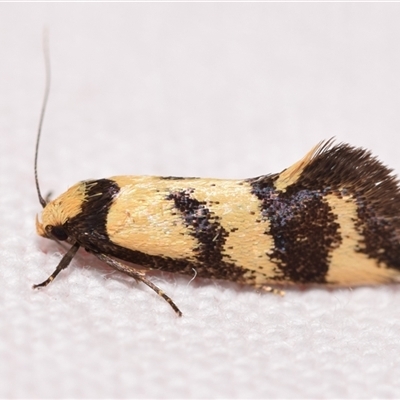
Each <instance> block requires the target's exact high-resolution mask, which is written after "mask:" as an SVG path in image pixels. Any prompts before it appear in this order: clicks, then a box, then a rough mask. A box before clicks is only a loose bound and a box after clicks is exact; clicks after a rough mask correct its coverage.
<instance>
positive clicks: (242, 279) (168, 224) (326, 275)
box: [34, 52, 400, 315]
mask: <svg viewBox="0 0 400 400" xmlns="http://www.w3.org/2000/svg"><path fill="white" fill-rule="evenodd" d="M46 66H47V84H46V91H45V97H44V102H43V107H42V112H41V118H40V122H39V129H38V135H37V143H36V153H35V181H36V188H37V192H38V197H39V201H40V203H41V205H42V206H43V211H42V214H41V217H40V218H38V217H37V219H36V229H37V232H38V234H39V235H40V236H43V237H45V238H48V239H53V240H57V241H60V242H67V243H68V244H69V245H71V247H70V249H69V250H68V252H67V253H66V254H65V255H64V256H63V258H62V259H61V261H60V263H59V264H58V266H57V267H56V269H55V271H54V272H53V273H52V274H51V275H50V277H49V278H48V279H47V280H45V281H44V282H42V283H40V284H38V285H35V286H34V287H42V286H46V285H47V284H49V283H50V282H51V281H52V280H53V279H54V278H55V277H56V276H57V275H58V274H59V272H60V271H62V270H63V269H64V268H66V267H67V266H68V265H69V264H70V262H71V260H72V258H73V257H74V256H75V254H76V252H77V251H78V249H79V248H80V247H83V248H84V249H85V250H86V251H88V252H89V253H92V254H93V255H95V256H96V257H98V258H99V259H100V260H102V261H104V262H106V263H107V264H108V265H110V266H111V267H113V268H115V269H116V270H118V271H121V272H124V273H125V274H128V275H129V276H131V277H133V278H134V279H136V280H137V281H141V282H143V283H145V284H146V285H147V286H149V287H150V288H151V289H153V290H154V291H155V292H156V293H158V294H159V295H160V296H162V297H163V298H164V299H165V300H166V301H167V302H168V303H169V304H170V306H171V307H172V308H173V309H174V310H175V312H176V313H177V314H178V315H181V312H180V310H179V309H178V307H177V306H176V305H175V304H174V302H173V301H172V300H171V299H170V298H169V297H168V296H167V295H166V294H165V293H164V292H163V291H162V290H161V289H159V288H158V287H157V286H155V285H154V284H153V283H152V282H151V281H150V280H148V279H147V277H146V272H145V271H146V269H147V270H154V269H158V270H162V271H168V272H177V273H181V274H187V275H191V276H192V275H193V271H195V272H196V274H197V276H198V277H203V278H210V279H224V280H229V281H234V282H237V283H242V284H248V285H252V286H254V287H260V288H264V289H266V290H269V291H276V292H279V290H277V289H273V288H271V287H270V285H272V286H274V285H277V286H280V285H284V286H288V285H291V284H293V285H299V284H300V285H303V284H320V285H330V286H354V285H371V284H380V283H389V282H393V281H395V280H396V278H397V277H398V275H399V273H400V240H399V235H400V218H399V217H400V190H399V181H398V180H397V178H396V177H395V176H394V175H393V172H392V170H391V169H389V168H387V167H386V166H385V165H383V164H382V163H381V162H380V161H378V160H377V159H376V158H375V157H374V156H372V155H371V153H370V152H369V151H367V150H365V149H362V148H355V147H352V146H350V145H348V144H343V143H340V144H336V143H334V142H333V141H332V140H328V141H322V142H320V143H319V144H317V145H316V146H315V147H314V148H312V149H311V150H310V151H309V152H308V153H307V154H306V155H305V156H304V157H303V158H302V159H301V160H300V161H298V162H296V163H295V164H293V165H292V166H291V167H289V168H287V169H285V170H283V171H282V172H280V173H274V174H268V175H263V176H259V177H256V178H251V179H245V180H222V179H203V178H183V177H156V176H114V177H111V178H107V179H97V180H86V181H82V182H79V183H77V184H76V185H74V186H72V187H71V188H70V189H68V190H67V191H66V192H65V193H63V194H61V195H60V196H59V197H57V198H56V199H55V200H52V201H47V200H45V199H44V198H43V197H42V195H41V192H40V189H39V182H38V175H37V158H38V147H39V141H40V134H41V130H42V124H43V118H44V113H45V109H46V104H47V99H48V93H49V83H50V74H49V57H48V52H46ZM126 262H129V263H133V264H136V265H138V266H140V267H141V268H137V267H135V266H133V265H132V264H127V263H126ZM275 287H276V286H275Z"/></svg>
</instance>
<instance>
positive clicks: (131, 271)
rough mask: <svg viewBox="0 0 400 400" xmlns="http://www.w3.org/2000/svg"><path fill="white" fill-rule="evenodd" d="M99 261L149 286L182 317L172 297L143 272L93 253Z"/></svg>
mask: <svg viewBox="0 0 400 400" xmlns="http://www.w3.org/2000/svg"><path fill="white" fill-rule="evenodd" d="M93 254H94V255H95V256H96V257H97V258H98V259H100V260H101V261H104V262H106V263H107V264H108V265H109V266H110V267H113V268H115V269H116V270H118V271H120V272H123V273H125V274H127V275H129V276H130V277H132V278H134V279H135V280H137V281H140V282H143V283H144V284H145V285H147V286H148V287H149V288H150V289H153V290H154V291H155V292H156V293H157V294H158V295H159V296H161V297H162V298H163V299H164V300H165V301H166V302H167V303H168V304H169V305H170V306H171V307H172V309H173V310H174V311H175V312H176V313H177V314H178V316H179V317H181V316H182V312H181V310H179V308H178V307H177V306H176V305H175V303H174V302H173V301H172V299H171V298H170V297H168V296H167V295H166V294H165V293H164V292H163V291H162V290H161V289H160V288H159V287H157V286H156V285H155V284H154V283H153V282H151V281H149V280H148V279H146V276H145V274H144V273H143V272H140V271H138V270H136V269H135V268H133V267H131V266H129V265H126V264H123V263H121V262H119V261H116V260H114V259H113V258H111V257H109V256H107V255H105V254H102V253H93Z"/></svg>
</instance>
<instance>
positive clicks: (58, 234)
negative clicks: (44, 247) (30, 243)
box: [46, 225, 68, 241]
mask: <svg viewBox="0 0 400 400" xmlns="http://www.w3.org/2000/svg"><path fill="white" fill-rule="evenodd" d="M46 231H47V232H48V233H49V234H50V236H52V237H54V238H56V239H57V240H61V241H63V240H67V239H68V233H67V232H66V231H65V229H64V228H62V227H61V226H53V225H47V226H46Z"/></svg>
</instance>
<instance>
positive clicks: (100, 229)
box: [66, 179, 120, 252]
mask: <svg viewBox="0 0 400 400" xmlns="http://www.w3.org/2000/svg"><path fill="white" fill-rule="evenodd" d="M119 191H120V188H119V186H118V185H117V183H116V182H114V181H113V180H110V179H99V180H94V181H88V182H86V197H85V201H84V202H83V203H82V211H81V213H80V214H78V215H77V216H75V217H74V218H72V219H70V220H69V221H67V223H66V225H67V230H68V232H69V233H70V235H71V236H73V237H74V238H75V239H76V240H77V241H78V242H79V244H80V245H81V246H83V247H84V248H85V249H86V250H89V251H93V252H101V251H103V252H106V251H104V249H102V248H101V247H102V244H103V243H107V242H109V237H108V233H107V228H106V223H107V215H108V211H109V209H110V207H111V204H112V202H113V201H114V198H115V197H116V196H117V194H118V193H119Z"/></svg>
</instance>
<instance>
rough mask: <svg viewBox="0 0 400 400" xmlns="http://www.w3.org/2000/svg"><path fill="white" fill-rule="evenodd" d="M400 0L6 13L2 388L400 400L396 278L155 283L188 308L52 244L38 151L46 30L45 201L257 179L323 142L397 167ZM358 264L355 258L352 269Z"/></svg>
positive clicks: (1, 78)
mask: <svg viewBox="0 0 400 400" xmlns="http://www.w3.org/2000/svg"><path fill="white" fill-rule="evenodd" d="M399 18H400V4H393V3H392V4H388V3H386V4H368V3H363V4H357V3H352V4H345V3H328V4H327V3H303V4H296V3H286V4H284V3H281V4H278V3H268V4H260V3H252V4H243V3H231V4H224V3H211V4H210V3H202V4H201V3H194V4H189V3H186V4H183V3H170V4H163V3H152V4H145V3H137V4H129V3H114V4H106V3H97V4H93V3H86V4H83V3H75V4H55V3H54V4H33V3H25V4H23V3H17V4H11V3H8V4H7V3H2V4H0V57H1V62H0V132H1V146H0V151H1V155H0V168H1V170H0V171H1V174H0V185H1V198H0V218H1V219H0V221H1V229H0V256H1V257H0V259H1V268H0V285H1V290H0V299H1V306H0V397H7V398H17V397H25V398H28V397H29V398H48V397H57V398H66V397H69V398H71V397H77V398H87V397H90V398H105V397H119V398H126V397H132V398H154V397H161V398H216V397H218V398H306V397H308V398H338V397H340V398H355V397H360V398H372V397H374V398H376V397H386V398H395V397H398V396H399V395H400V383H399V382H400V380H399V376H400V361H399V354H400V338H399V333H400V312H399V310H398V307H399V306H400V288H398V287H396V286H387V287H378V288H355V289H353V290H352V289H341V290H334V291H328V290H324V289H310V290H304V291H301V290H289V291H288V292H287V295H286V297H284V298H279V297H277V296H273V295H268V294H260V293H257V292H255V291H253V290H251V289H249V288H243V287H239V286H237V285H235V284H230V283H220V282H218V283H217V282H207V281H201V280H198V279H197V280H195V281H194V282H192V283H190V284H189V280H190V277H179V276H174V275H163V274H153V280H154V282H155V283H157V284H158V285H160V286H161V287H162V288H163V289H165V291H166V292H167V293H168V294H169V295H170V296H171V297H172V298H173V299H174V300H175V302H176V303H177V304H178V305H179V307H180V308H181V309H182V311H183V313H184V316H183V317H182V318H180V319H179V318H177V317H176V316H175V315H174V313H173V312H172V310H171V309H170V308H169V306H168V305H167V304H166V303H165V302H164V301H162V300H161V299H160V298H159V297H157V296H156V295H155V294H154V293H153V292H151V291H150V290H148V289H147V288H146V287H144V286H143V285H136V284H135V283H133V282H131V280H130V279H129V278H127V277H125V276H122V275H121V274H119V273H116V272H113V271H112V270H110V269H109V268H107V267H106V266H104V265H102V264H101V263H100V262H98V261H96V260H95V259H93V257H91V256H89V255H87V254H85V253H83V252H82V253H80V256H79V257H78V258H76V259H75V260H74V261H73V262H72V264H71V266H70V268H68V269H67V270H66V271H64V272H63V273H62V274H61V275H60V276H59V277H58V278H57V280H56V281H54V282H53V284H52V285H50V286H49V287H48V288H46V289H44V290H41V291H34V290H32V289H31V285H32V284H33V283H38V282H41V281H42V280H44V279H45V278H46V277H47V276H48V275H49V274H50V273H51V272H52V271H53V270H54V268H55V266H56V265H57V263H58V261H59V260H60V257H61V254H63V252H64V251H63V250H62V249H60V248H59V247H58V246H57V245H56V244H52V243H51V242H49V241H46V240H44V239H40V238H38V237H37V235H36V233H35V227H34V219H35V215H36V213H38V212H40V205H39V203H38V200H37V197H36V193H35V187H34V181H33V150H34V141H35V134H36V127H37V121H38V117H39V111H40V106H41V99H42V94H43V88H44V67H43V58H42V48H41V46H42V38H41V36H42V29H43V27H44V25H47V26H48V28H49V30H50V42H51V58H52V73H53V81H52V83H53V84H52V90H51V96H50V102H49V108H48V114H47V117H46V120H45V127H44V134H43V141H42V147H41V152H40V160H39V174H40V181H41V186H42V190H43V192H44V193H47V192H48V191H50V190H52V191H53V193H54V195H58V194H60V193H61V192H63V191H64V190H65V189H67V187H69V186H70V185H72V184H74V183H76V182H77V181H79V180H82V179H88V178H101V177H108V176H112V175H116V174H136V175H139V174H149V175H152V174H153V175H178V176H179V175H184V176H204V177H220V178H241V177H243V178H245V177H251V176H257V175H261V174H266V173H269V172H278V171H280V170H282V169H283V168H285V167H287V166H289V165H290V164H292V163H293V162H295V161H297V160H298V159H299V158H300V157H302V156H303V155H304V154H305V152H306V151H308V150H309V149H310V148H311V147H312V146H313V145H314V144H316V143H317V142H318V141H319V140H321V139H327V138H330V137H332V136H336V137H337V140H338V141H346V142H349V143H352V144H354V145H359V146H364V147H367V148H370V149H372V150H373V151H374V153H375V154H377V155H379V157H380V158H381V159H382V160H383V161H384V162H385V163H387V164H388V165H390V166H391V167H393V168H394V169H395V170H396V171H397V172H399V171H400V160H399V156H398V155H399V145H400V137H399V132H400V107H399V105H400V104H399V100H400V73H399V71H400V51H399V49H400V24H399ZM349 267H351V266H349Z"/></svg>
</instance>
